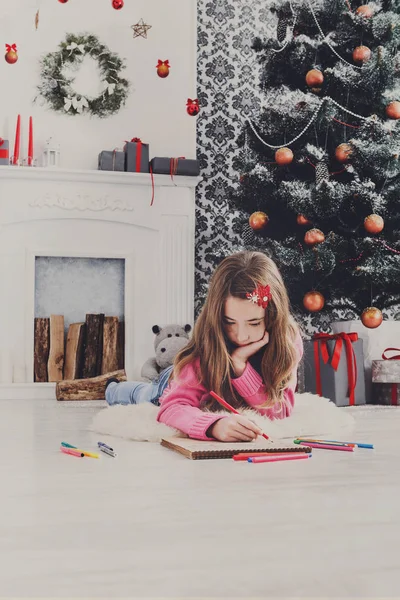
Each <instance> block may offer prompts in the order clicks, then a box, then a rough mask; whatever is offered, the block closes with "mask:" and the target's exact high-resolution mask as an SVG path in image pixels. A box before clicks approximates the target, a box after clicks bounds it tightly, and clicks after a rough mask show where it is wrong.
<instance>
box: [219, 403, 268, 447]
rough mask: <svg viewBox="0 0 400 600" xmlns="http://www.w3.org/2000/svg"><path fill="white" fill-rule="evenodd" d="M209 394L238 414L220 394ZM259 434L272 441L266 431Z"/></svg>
mask: <svg viewBox="0 0 400 600" xmlns="http://www.w3.org/2000/svg"><path fill="white" fill-rule="evenodd" d="M210 396H212V397H213V398H215V400H217V402H219V403H220V404H221V406H223V407H224V408H226V409H227V410H230V411H231V412H233V413H234V414H235V415H240V413H239V412H238V411H237V410H236V409H235V408H233V406H231V405H230V404H229V403H228V402H227V401H226V400H224V399H223V398H221V396H218V394H216V393H215V392H210ZM261 435H262V436H263V438H265V439H266V440H269V441H272V440H270V439H269V437H268V436H267V434H266V433H261Z"/></svg>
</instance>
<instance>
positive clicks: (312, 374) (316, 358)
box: [303, 333, 366, 406]
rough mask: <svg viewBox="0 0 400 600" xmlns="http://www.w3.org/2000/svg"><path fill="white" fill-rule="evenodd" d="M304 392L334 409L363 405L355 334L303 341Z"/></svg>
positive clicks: (359, 344) (360, 345) (360, 354)
mask: <svg viewBox="0 0 400 600" xmlns="http://www.w3.org/2000/svg"><path fill="white" fill-rule="evenodd" d="M303 363H304V391H306V392H311V393H312V394H319V395H320V396H324V397H325V398H329V399H330V400H332V401H333V402H334V403H335V404H336V406H352V405H359V404H365V403H366V399H365V379H364V353H363V343H362V340H359V339H358V336H357V334H356V333H350V334H345V333H339V334H335V335H329V334H316V335H315V336H314V339H313V340H310V341H306V342H304V359H303Z"/></svg>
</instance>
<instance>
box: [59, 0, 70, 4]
mask: <svg viewBox="0 0 400 600" xmlns="http://www.w3.org/2000/svg"><path fill="white" fill-rule="evenodd" d="M58 1H59V2H60V4H66V3H67V2H68V0H58Z"/></svg>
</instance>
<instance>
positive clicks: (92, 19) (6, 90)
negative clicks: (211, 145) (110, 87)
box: [0, 0, 197, 169]
mask: <svg viewBox="0 0 400 600" xmlns="http://www.w3.org/2000/svg"><path fill="white" fill-rule="evenodd" d="M38 7H40V23H39V28H38V30H37V31H36V30H35V26H34V18H35V13H36V10H37V8H38ZM141 18H143V19H144V21H145V22H146V23H148V24H150V25H152V29H151V30H150V31H149V32H148V38H147V39H143V38H136V39H134V38H133V32H132V29H131V28H130V26H131V25H132V24H134V23H137V22H138V21H139V19H141ZM0 31H1V32H2V36H1V38H2V43H3V44H4V43H8V44H13V43H16V44H17V47H18V54H19V60H18V62H17V63H16V64H14V65H9V64H7V62H6V61H5V60H4V59H3V58H1V57H0V81H1V84H2V91H1V95H0V137H3V138H5V139H9V140H10V151H11V153H12V149H13V146H14V136H15V124H16V118H17V114H18V113H20V114H21V117H22V137H21V156H22V157H25V156H26V155H27V141H28V140H27V137H28V120H29V116H30V115H32V116H33V119H34V129H35V157H38V158H39V159H41V153H42V150H43V147H44V144H45V141H46V139H48V138H49V137H50V136H51V137H53V139H55V140H56V141H57V142H59V143H60V146H61V166H62V167H63V168H82V169H92V168H97V156H98V153H99V151H101V150H106V149H109V150H112V149H114V148H116V147H122V145H123V143H124V140H127V139H131V138H132V137H136V136H137V137H140V138H141V139H142V141H143V142H148V143H149V144H150V157H152V156H186V157H187V158H194V157H195V155H196V134H195V128H196V118H195V117H190V116H189V115H187V113H186V101H187V98H188V97H190V98H196V97H197V90H196V0H151V1H150V0H125V6H124V8H123V9H122V10H120V11H116V10H114V9H113V8H112V6H111V0H69V1H68V2H67V3H66V4H61V3H60V2H58V0H12V1H10V2H6V1H5V0H2V2H1V6H0ZM66 33H76V34H77V33H93V34H95V35H97V36H98V37H99V39H100V41H101V42H103V43H104V44H106V45H107V46H108V47H109V48H110V50H112V51H114V52H117V53H118V54H119V55H120V57H121V58H122V57H124V58H126V65H127V68H126V69H125V70H124V71H123V74H122V76H123V77H126V78H127V79H128V80H129V81H130V82H131V84H132V85H131V91H130V95H129V98H128V101H127V104H126V107H125V108H124V109H122V110H121V111H120V112H119V113H118V114H117V115H114V116H112V117H109V118H106V119H98V118H96V117H90V116H84V115H80V116H70V117H69V116H66V115H62V114H60V113H56V112H54V111H52V110H51V109H50V108H49V107H48V106H47V105H42V106H41V105H40V103H36V104H33V103H32V101H33V99H34V97H35V96H36V95H37V93H36V86H37V85H38V83H39V60H40V57H41V56H42V55H43V54H47V53H48V52H52V51H56V50H57V47H58V44H59V43H60V42H61V41H63V40H64V39H65V35H66ZM3 48H4V46H3ZM4 52H5V49H4ZM158 59H161V60H166V59H169V61H170V64H171V72H170V75H169V77H167V78H166V79H161V78H159V77H158V76H157V73H156V69H155V66H156V64H157V61H158ZM95 64H96V63H95ZM78 82H79V83H80V85H81V86H85V90H82V89H81V90H79V89H76V91H77V92H79V91H82V92H83V91H85V92H86V93H90V91H91V90H93V92H94V94H93V95H97V94H98V85H99V80H98V78H97V74H96V69H95V67H94V65H90V64H89V65H88V66H86V67H85V68H84V69H82V71H81V73H80V74H79V76H78V79H77V83H78Z"/></svg>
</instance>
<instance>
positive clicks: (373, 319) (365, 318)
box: [361, 306, 383, 329]
mask: <svg viewBox="0 0 400 600" xmlns="http://www.w3.org/2000/svg"><path fill="white" fill-rule="evenodd" d="M382 321H383V315H382V313H381V311H380V310H379V308H376V307H375V306H369V307H368V308H365V309H364V310H363V312H362V315H361V322H362V324H363V325H364V327H368V329H376V328H377V327H379V325H380V324H381V323H382Z"/></svg>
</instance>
